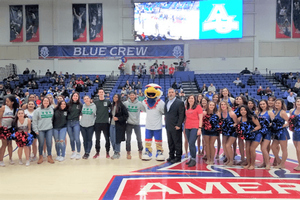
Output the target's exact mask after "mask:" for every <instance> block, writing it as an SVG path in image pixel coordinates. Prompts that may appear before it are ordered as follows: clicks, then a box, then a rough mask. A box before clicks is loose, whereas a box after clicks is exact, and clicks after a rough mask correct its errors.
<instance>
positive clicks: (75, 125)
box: [67, 120, 81, 153]
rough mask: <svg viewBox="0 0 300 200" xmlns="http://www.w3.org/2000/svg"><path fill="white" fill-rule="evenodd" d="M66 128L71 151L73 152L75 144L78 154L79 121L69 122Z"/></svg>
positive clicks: (79, 144) (79, 145)
mask: <svg viewBox="0 0 300 200" xmlns="http://www.w3.org/2000/svg"><path fill="white" fill-rule="evenodd" d="M67 128H68V134H69V137H70V143H71V149H72V151H75V144H76V147H77V152H78V153H79V152H80V147H81V143H80V138H79V135H80V125H79V121H74V120H69V121H68V124H67Z"/></svg>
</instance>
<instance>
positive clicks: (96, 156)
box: [93, 152, 107, 159]
mask: <svg viewBox="0 0 300 200" xmlns="http://www.w3.org/2000/svg"><path fill="white" fill-rule="evenodd" d="M106 156H107V154H106ZM98 157H99V152H97V153H96V154H95V155H94V156H93V158H94V159H96V158H98Z"/></svg>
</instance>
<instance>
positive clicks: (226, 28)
mask: <svg viewBox="0 0 300 200" xmlns="http://www.w3.org/2000/svg"><path fill="white" fill-rule="evenodd" d="M235 18H236V16H235V15H231V16H229V15H228V13H227V11H226V9H225V4H213V9H212V10H211V12H210V14H209V16H208V18H207V19H206V20H205V21H204V22H203V27H202V30H203V32H205V31H211V30H215V31H216V32H217V33H220V34H227V33H230V32H231V31H233V30H236V31H238V30H239V22H238V21H235V20H234V19H235Z"/></svg>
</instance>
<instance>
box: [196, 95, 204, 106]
mask: <svg viewBox="0 0 300 200" xmlns="http://www.w3.org/2000/svg"><path fill="white" fill-rule="evenodd" d="M202 99H203V95H202V94H201V93H200V94H198V96H197V104H199V105H200V104H201V100H202Z"/></svg>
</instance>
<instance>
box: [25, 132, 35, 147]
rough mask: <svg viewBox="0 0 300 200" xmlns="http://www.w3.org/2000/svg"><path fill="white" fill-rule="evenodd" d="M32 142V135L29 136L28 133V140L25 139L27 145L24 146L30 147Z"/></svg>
mask: <svg viewBox="0 0 300 200" xmlns="http://www.w3.org/2000/svg"><path fill="white" fill-rule="evenodd" d="M33 141H34V137H33V135H32V134H30V133H28V138H27V144H26V146H30V145H32V143H33Z"/></svg>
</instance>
